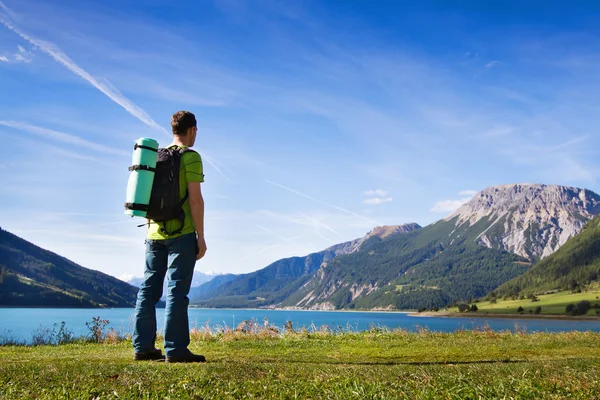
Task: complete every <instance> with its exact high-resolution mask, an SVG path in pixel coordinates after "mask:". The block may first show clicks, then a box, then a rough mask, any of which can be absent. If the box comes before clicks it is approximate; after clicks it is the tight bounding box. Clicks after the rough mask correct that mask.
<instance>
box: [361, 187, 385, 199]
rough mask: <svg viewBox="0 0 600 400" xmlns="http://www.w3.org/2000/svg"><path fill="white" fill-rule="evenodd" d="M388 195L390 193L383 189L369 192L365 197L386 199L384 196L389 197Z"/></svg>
mask: <svg viewBox="0 0 600 400" xmlns="http://www.w3.org/2000/svg"><path fill="white" fill-rule="evenodd" d="M387 194H388V192H386V191H385V190H383V189H375V190H367V191H366V192H365V195H366V196H369V197H371V196H377V197H384V196H387Z"/></svg>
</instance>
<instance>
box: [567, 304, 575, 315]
mask: <svg viewBox="0 0 600 400" xmlns="http://www.w3.org/2000/svg"><path fill="white" fill-rule="evenodd" d="M574 309H575V304H569V305H568V306H567V307H566V308H565V312H566V313H567V314H571V313H572V312H573V310H574Z"/></svg>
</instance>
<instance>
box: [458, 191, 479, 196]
mask: <svg viewBox="0 0 600 400" xmlns="http://www.w3.org/2000/svg"><path fill="white" fill-rule="evenodd" d="M477 193H478V192H477V190H461V191H460V192H458V195H459V196H475V195H476V194H477Z"/></svg>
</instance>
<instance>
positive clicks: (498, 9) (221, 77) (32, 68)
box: [0, 0, 600, 279]
mask: <svg viewBox="0 0 600 400" xmlns="http://www.w3.org/2000/svg"><path fill="white" fill-rule="evenodd" d="M522 3H525V4H522ZM571 3H572V4H571ZM571 3H569V2H552V1H550V2H547V1H546V2H538V1H528V2H521V1H489V2H481V1H456V2H447V1H418V2H417V1H412V2H409V1H385V0H379V1H352V0H347V1H341V0H340V1H298V0H291V1H286V2H281V1H275V0H272V1H267V0H248V1H242V0H239V1H238V0H214V1H209V0H202V1H188V0H180V1H177V2H171V1H168V0H164V1H163V0H146V1H137V0H136V1H134V0H106V1H103V2H92V1H74V0H73V1H71V0H60V1H59V0H35V1H33V0H0V148H1V149H2V152H1V155H2V157H1V158H0V227H2V228H3V229H5V230H8V231H10V232H12V233H14V234H16V235H18V236H20V237H22V238H24V239H26V240H29V241H31V242H33V243H34V244H36V245H38V246H40V247H43V248H45V249H48V250H51V251H53V252H56V253H58V254H60V255H63V256H65V257H67V258H69V259H71V260H73V261H75V262H77V263H79V264H80V265H83V266H85V267H87V268H92V269H96V270H99V271H102V272H105V273H107V274H110V275H113V276H115V277H119V278H122V279H126V278H129V277H131V276H141V275H142V274H143V268H144V249H145V245H144V238H145V228H139V227H137V225H139V224H141V223H142V222H143V221H142V220H140V219H139V218H131V217H128V216H126V215H125V214H124V207H123V204H124V202H125V194H126V187H127V180H128V178H129V171H128V170H127V168H128V166H129V165H130V164H131V154H132V150H133V148H132V146H133V143H134V142H135V140H136V139H138V138H140V137H151V138H154V139H156V140H158V141H159V143H160V145H168V144H169V143H170V141H171V138H172V134H171V133H170V125H169V122H170V118H171V115H172V114H173V113H174V112H176V111H178V110H189V111H192V112H193V113H194V114H195V115H196V117H197V120H198V129H199V136H198V139H197V142H196V146H195V149H196V150H197V151H198V152H199V153H200V154H201V156H202V159H203V161H204V169H205V175H206V177H205V183H203V184H202V192H203V195H204V198H205V203H206V206H205V207H206V216H205V235H206V241H207V246H208V252H207V254H206V257H205V258H203V259H202V260H200V261H199V262H198V263H197V265H196V270H197V271H201V272H207V271H214V272H218V273H246V272H251V271H255V270H258V269H261V268H264V267H265V266H267V265H268V264H270V263H271V262H273V261H276V260H278V259H281V258H284V257H291V256H302V255H307V254H309V253H311V252H315V251H320V250H323V249H325V248H327V247H329V246H331V245H333V244H336V243H341V242H344V241H347V240H352V239H355V238H358V237H362V236H364V235H365V234H366V233H367V232H368V231H370V230H371V229H372V228H373V227H375V226H378V225H397V224H403V223H409V222H417V223H419V224H420V225H422V226H426V225H428V224H431V223H433V222H435V221H437V220H439V219H441V218H444V217H445V216H447V215H448V214H450V213H451V212H452V211H454V210H455V209H456V208H458V207H459V206H460V205H461V204H462V203H464V202H466V201H468V200H469V199H470V198H471V197H472V196H473V195H474V194H475V193H477V192H478V191H480V190H482V189H484V188H486V187H489V186H494V185H500V184H509V183H544V184H559V185H567V186H575V187H580V188H586V189H589V190H592V191H595V192H597V193H598V192H600V185H599V182H598V178H597V177H598V175H599V173H600V157H599V149H600V134H599V132H598V127H599V126H600V96H599V95H598V93H600V79H599V78H600V24H598V21H599V20H600V3H598V2H595V1H589V2H585V1H577V2H571ZM449 4H452V6H449Z"/></svg>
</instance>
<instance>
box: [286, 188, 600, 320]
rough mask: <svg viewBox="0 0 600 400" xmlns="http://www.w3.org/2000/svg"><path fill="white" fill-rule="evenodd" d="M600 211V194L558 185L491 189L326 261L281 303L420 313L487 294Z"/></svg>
mask: <svg viewBox="0 0 600 400" xmlns="http://www.w3.org/2000/svg"><path fill="white" fill-rule="evenodd" d="M599 212H600V196H598V195H597V194H595V193H593V192H590V191H587V190H583V189H577V188H570V187H564V186H556V185H503V186H497V187H490V188H486V189H484V190H483V191H481V192H480V193H478V194H477V195H475V196H474V197H473V198H472V199H471V200H470V201H469V202H468V203H467V204H465V205H464V206H462V207H460V208H459V209H458V210H457V211H456V212H454V213H452V214H451V215H450V216H448V217H447V218H444V219H443V220H441V221H438V222H436V223H434V224H431V225H429V226H427V227H424V228H422V229H419V230H417V231H414V232H411V233H408V234H406V235H395V236H391V237H388V238H383V239H382V238H371V239H369V240H367V241H366V242H364V243H363V244H362V246H361V248H360V250H359V251H358V252H355V253H352V254H347V255H343V256H340V257H337V258H336V259H334V260H332V261H330V262H327V263H325V264H324V265H322V266H321V267H320V268H319V270H318V271H317V272H316V273H315V274H314V276H313V277H311V279H310V280H308V281H307V283H306V284H305V285H304V286H303V287H302V288H300V289H299V290H297V291H296V292H295V293H294V294H293V295H292V296H290V297H289V298H287V299H285V300H283V301H282V302H281V303H280V304H278V305H277V306H279V307H294V308H309V309H339V308H363V309H364V308H366V309H372V308H389V309H393V308H395V309H411V308H412V309H414V308H420V307H433V306H443V305H446V304H449V303H452V302H455V301H458V300H469V299H471V298H475V297H481V296H484V295H486V294H487V293H488V292H489V291H491V290H493V289H495V288H497V287H498V286H500V285H501V284H503V283H505V282H507V281H509V280H511V279H513V278H515V277H517V276H519V275H521V274H523V273H525V272H526V271H527V270H528V269H529V268H530V266H531V265H532V263H535V262H536V261H537V259H538V258H542V257H545V256H547V255H549V254H551V253H552V252H554V251H555V250H556V249H558V248H559V247H560V246H561V245H562V244H564V243H565V242H566V241H567V240H568V239H569V238H571V237H573V236H575V235H576V234H577V233H579V231H580V230H581V228H582V227H583V225H584V224H585V222H586V221H587V220H589V219H590V218H592V217H593V216H594V215H595V214H598V213H599Z"/></svg>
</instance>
